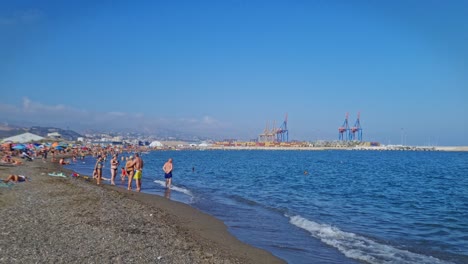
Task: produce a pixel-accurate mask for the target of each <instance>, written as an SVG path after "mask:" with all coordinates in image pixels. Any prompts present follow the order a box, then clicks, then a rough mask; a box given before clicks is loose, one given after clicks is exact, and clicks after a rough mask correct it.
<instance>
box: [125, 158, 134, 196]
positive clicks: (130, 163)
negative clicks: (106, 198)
mask: <svg viewBox="0 0 468 264" xmlns="http://www.w3.org/2000/svg"><path fill="white" fill-rule="evenodd" d="M125 170H126V171H127V176H128V187H127V190H129V191H130V190H131V189H132V181H133V172H134V168H133V156H130V157H129V158H128V160H127V163H125Z"/></svg>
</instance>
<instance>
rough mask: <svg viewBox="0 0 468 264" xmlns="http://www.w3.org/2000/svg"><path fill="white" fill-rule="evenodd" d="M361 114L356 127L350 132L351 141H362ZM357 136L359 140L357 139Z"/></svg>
mask: <svg viewBox="0 0 468 264" xmlns="http://www.w3.org/2000/svg"><path fill="white" fill-rule="evenodd" d="M360 119H361V113H358V115H357V119H356V122H355V123H354V126H352V127H351V129H350V130H349V140H357V141H362V127H361V122H360ZM356 134H357V138H356Z"/></svg>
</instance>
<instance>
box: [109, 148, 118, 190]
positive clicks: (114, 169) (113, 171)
mask: <svg viewBox="0 0 468 264" xmlns="http://www.w3.org/2000/svg"><path fill="white" fill-rule="evenodd" d="M118 168H119V159H118V158H117V154H115V155H114V156H113V157H112V160H111V184H112V185H115V177H116V176H117V169H118Z"/></svg>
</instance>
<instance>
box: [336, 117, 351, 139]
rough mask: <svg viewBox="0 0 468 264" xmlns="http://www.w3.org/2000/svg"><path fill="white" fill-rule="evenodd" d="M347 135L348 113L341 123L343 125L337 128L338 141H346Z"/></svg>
mask: <svg viewBox="0 0 468 264" xmlns="http://www.w3.org/2000/svg"><path fill="white" fill-rule="evenodd" d="M348 134H349V125H348V113H346V118H345V120H344V122H343V125H341V126H340V127H339V128H338V140H348Z"/></svg>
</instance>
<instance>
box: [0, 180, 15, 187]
mask: <svg viewBox="0 0 468 264" xmlns="http://www.w3.org/2000/svg"><path fill="white" fill-rule="evenodd" d="M0 187H5V188H11V187H13V183H11V182H8V183H5V182H3V181H0Z"/></svg>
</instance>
